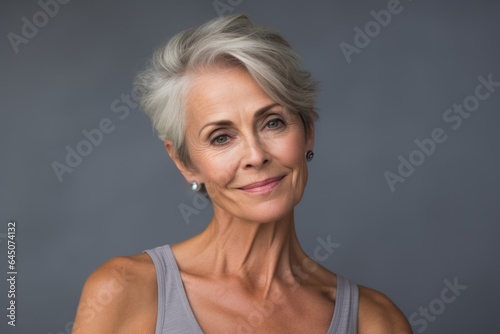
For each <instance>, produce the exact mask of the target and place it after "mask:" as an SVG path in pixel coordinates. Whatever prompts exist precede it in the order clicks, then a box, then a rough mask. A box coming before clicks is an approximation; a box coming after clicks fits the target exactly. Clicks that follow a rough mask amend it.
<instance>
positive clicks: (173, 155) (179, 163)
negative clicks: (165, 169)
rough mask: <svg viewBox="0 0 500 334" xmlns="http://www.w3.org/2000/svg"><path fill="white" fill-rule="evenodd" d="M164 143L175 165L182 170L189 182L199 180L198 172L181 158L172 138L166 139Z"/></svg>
mask: <svg viewBox="0 0 500 334" xmlns="http://www.w3.org/2000/svg"><path fill="white" fill-rule="evenodd" d="M163 145H164V146H165V149H166V150H167V152H168V155H169V156H170V159H172V161H173V162H174V164H175V166H177V169H178V170H179V171H180V172H181V174H182V175H183V176H184V178H185V179H186V181H187V182H188V183H191V182H193V181H196V180H197V176H196V173H195V172H194V171H193V170H192V169H191V168H190V167H188V166H186V164H185V163H184V162H183V161H181V160H180V159H179V155H178V154H177V152H176V151H175V149H174V143H173V142H172V141H171V140H165V141H164V142H163Z"/></svg>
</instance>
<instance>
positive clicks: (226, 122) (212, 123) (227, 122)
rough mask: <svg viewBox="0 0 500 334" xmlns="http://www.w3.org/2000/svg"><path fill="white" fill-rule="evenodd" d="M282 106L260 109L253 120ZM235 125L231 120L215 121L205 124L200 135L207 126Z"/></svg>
mask: <svg viewBox="0 0 500 334" xmlns="http://www.w3.org/2000/svg"><path fill="white" fill-rule="evenodd" d="M279 105H280V104H279V103H271V104H269V105H267V106H264V107H262V108H260V109H258V110H257V111H256V112H255V114H254V115H253V118H254V119H255V118H259V117H260V116H262V114H264V113H266V112H267V111H268V110H269V109H271V108H274V107H276V106H279ZM232 124H233V122H231V121H229V120H220V121H214V122H210V123H207V124H205V125H204V126H203V127H202V128H201V129H200V132H199V133H198V135H200V134H201V132H202V131H203V129H204V128H206V127H207V126H211V125H216V126H231V125H232Z"/></svg>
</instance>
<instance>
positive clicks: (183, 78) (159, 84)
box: [135, 15, 318, 165]
mask: <svg viewBox="0 0 500 334" xmlns="http://www.w3.org/2000/svg"><path fill="white" fill-rule="evenodd" d="M215 66H219V67H220V66H223V67H227V66H241V67H243V68H245V69H246V70H247V71H248V73H249V74H250V75H251V76H252V77H253V78H254V80H255V81H256V82H257V84H258V85H259V86H260V87H261V88H262V89H263V91H264V92H265V93H266V94H267V95H269V97H271V99H273V100H274V101H276V102H277V103H279V104H281V105H282V106H284V107H285V108H287V109H288V110H289V111H290V112H293V113H298V114H299V115H300V116H301V119H302V121H303V123H304V128H305V131H306V134H307V133H308V132H309V131H310V129H311V126H312V123H314V120H315V119H316V118H317V117H318V115H317V113H316V112H315V110H314V99H315V97H316V92H317V90H316V83H315V81H314V80H313V79H312V78H311V75H310V73H309V72H306V71H303V70H301V69H300V68H299V56H298V55H297V54H296V53H295V52H294V51H293V50H292V48H291V46H290V44H289V43H288V42H287V41H286V40H285V39H284V38H283V37H282V36H281V35H280V34H279V33H278V32H276V31H274V30H272V29H270V28H268V27H264V26H260V25H256V24H254V23H252V21H250V19H249V18H248V17H247V16H245V15H231V16H226V17H222V18H217V19H214V20H211V21H209V22H207V23H205V24H203V25H201V26H199V27H195V28H191V29H188V30H185V31H183V32H181V33H179V34H177V35H176V36H174V37H173V38H172V39H171V40H170V41H169V42H168V43H167V44H166V45H163V46H161V47H160V48H159V49H157V50H156V51H155V53H154V54H153V57H152V59H151V60H150V62H149V63H148V65H147V67H146V69H145V70H144V71H143V72H141V73H139V74H138V75H137V78H136V81H135V85H136V89H137V90H138V91H140V92H142V95H141V107H142V109H143V110H144V112H145V113H146V114H147V115H148V116H149V117H150V118H151V121H152V123H153V126H154V128H155V129H156V131H157V132H158V134H159V137H160V139H161V140H171V141H172V143H173V148H174V151H175V154H176V155H177V156H178V157H179V158H180V160H181V161H182V162H183V163H184V164H186V165H189V164H190V159H189V154H188V150H187V147H186V144H185V138H184V136H185V119H184V109H185V98H186V96H187V91H188V89H189V85H190V82H191V81H192V77H193V75H192V74H194V73H199V72H200V71H203V70H204V69H210V68H213V67H215Z"/></svg>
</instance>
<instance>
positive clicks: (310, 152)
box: [306, 151, 314, 162]
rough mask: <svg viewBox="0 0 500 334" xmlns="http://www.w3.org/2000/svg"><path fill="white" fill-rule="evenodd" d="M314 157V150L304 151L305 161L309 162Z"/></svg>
mask: <svg viewBox="0 0 500 334" xmlns="http://www.w3.org/2000/svg"><path fill="white" fill-rule="evenodd" d="M313 158H314V152H313V151H307V152H306V161H307V162H311V160H312V159H313Z"/></svg>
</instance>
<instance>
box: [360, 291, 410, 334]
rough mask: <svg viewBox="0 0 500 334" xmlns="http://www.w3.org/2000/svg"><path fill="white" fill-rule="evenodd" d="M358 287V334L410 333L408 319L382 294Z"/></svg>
mask: <svg viewBox="0 0 500 334" xmlns="http://www.w3.org/2000/svg"><path fill="white" fill-rule="evenodd" d="M358 288H359V314H358V319H359V321H358V332H359V333H360V334H379V333H380V334H411V333H412V330H411V327H410V325H409V323H408V320H407V319H406V317H405V316H404V314H403V313H402V312H401V311H400V310H399V308H398V307H397V306H396V304H394V303H393V302H392V301H391V300H390V299H389V298H388V297H387V296H385V295H384V294H382V293H380V292H378V291H376V290H373V289H370V288H367V287H364V286H358Z"/></svg>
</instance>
